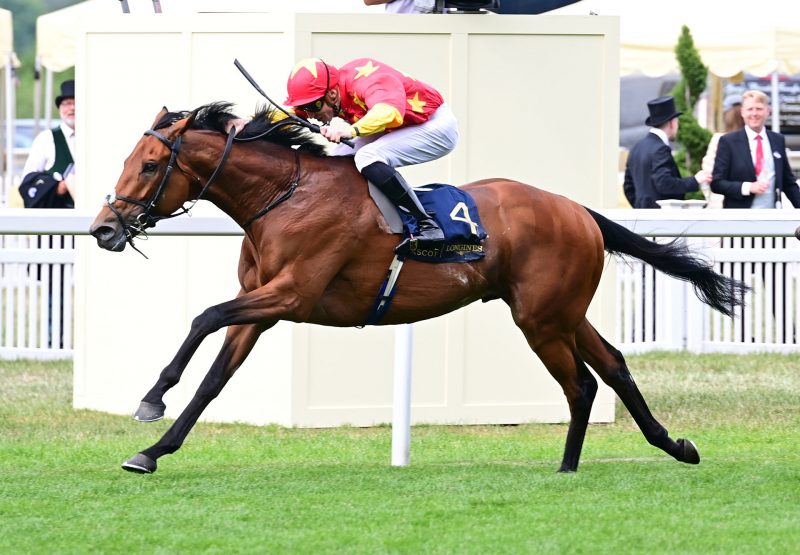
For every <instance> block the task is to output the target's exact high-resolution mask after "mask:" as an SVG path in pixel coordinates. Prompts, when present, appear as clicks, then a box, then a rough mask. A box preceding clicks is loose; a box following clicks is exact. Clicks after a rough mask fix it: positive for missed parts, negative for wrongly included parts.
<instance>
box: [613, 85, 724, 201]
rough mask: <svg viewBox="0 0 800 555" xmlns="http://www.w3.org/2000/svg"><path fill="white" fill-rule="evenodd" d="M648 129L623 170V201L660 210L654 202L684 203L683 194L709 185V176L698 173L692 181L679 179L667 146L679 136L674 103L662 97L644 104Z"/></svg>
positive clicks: (672, 99) (672, 100)
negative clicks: (677, 201)
mask: <svg viewBox="0 0 800 555" xmlns="http://www.w3.org/2000/svg"><path fill="white" fill-rule="evenodd" d="M647 109H648V110H649V111H650V117H648V118H647V119H646V120H645V124H646V125H649V126H650V132H649V133H648V134H647V136H646V137H645V138H644V139H642V140H641V141H639V142H638V143H636V144H635V145H634V146H633V148H632V149H631V153H630V154H629V155H628V163H627V165H626V167H625V183H624V184H623V190H624V191H625V197H626V198H627V199H628V202H629V203H631V206H633V207H634V208H661V207H660V206H659V205H658V204H657V203H656V201H657V200H666V199H679V200H683V198H684V196H685V195H686V193H691V192H694V191H697V190H699V188H700V184H701V183H709V182H710V181H711V175H710V174H709V173H708V172H705V171H703V170H700V171H699V172H697V173H696V174H695V175H694V177H681V174H680V172H679V171H678V166H677V165H676V164H675V160H674V159H673V158H672V149H670V147H669V142H670V141H672V140H675V137H676V136H677V134H678V116H680V115H681V113H682V112H678V111H677V110H675V99H674V98H672V97H671V96H662V97H659V98H656V99H655V100H651V101H650V102H648V103H647Z"/></svg>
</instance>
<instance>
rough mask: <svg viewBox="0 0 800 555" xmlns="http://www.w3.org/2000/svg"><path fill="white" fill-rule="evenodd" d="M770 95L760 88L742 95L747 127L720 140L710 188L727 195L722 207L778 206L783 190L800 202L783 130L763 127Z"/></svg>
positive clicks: (798, 189) (792, 199) (788, 196)
mask: <svg viewBox="0 0 800 555" xmlns="http://www.w3.org/2000/svg"><path fill="white" fill-rule="evenodd" d="M769 113H770V110H769V98H768V97H767V95H766V94H764V93H763V92H761V91H756V90H749V91H746V92H745V93H744V94H743V95H742V108H741V114H742V118H743V119H744V123H745V125H744V127H743V128H742V129H740V130H739V131H735V132H733V133H729V134H727V135H724V136H723V137H722V138H720V140H719V146H718V147H717V156H716V159H715V162H714V179H713V181H712V182H711V190H712V191H713V192H715V193H719V194H721V195H724V196H725V199H724V200H723V202H722V207H723V208H779V207H780V206H781V192H783V193H784V194H785V195H786V196H787V198H788V199H789V201H790V202H791V203H792V205H793V206H794V207H795V208H797V207H798V206H800V188H798V186H797V181H796V179H795V177H794V175H793V174H792V168H791V167H790V166H789V160H788V157H787V156H786V141H785V139H784V137H783V135H781V134H780V133H773V132H772V131H769V130H767V129H765V128H764V122H765V121H766V119H767V117H769Z"/></svg>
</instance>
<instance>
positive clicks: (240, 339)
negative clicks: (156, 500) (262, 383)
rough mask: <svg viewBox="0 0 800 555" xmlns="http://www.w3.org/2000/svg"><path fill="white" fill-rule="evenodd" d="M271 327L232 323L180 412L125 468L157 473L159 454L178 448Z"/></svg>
mask: <svg viewBox="0 0 800 555" xmlns="http://www.w3.org/2000/svg"><path fill="white" fill-rule="evenodd" d="M269 327H270V326H269V325H266V324H247V325H239V326H230V327H229V328H228V333H227V335H226V336H225V342H224V343H223V345H222V349H221V350H220V352H219V354H218V355H217V358H216V359H215V360H214V363H213V364H212V365H211V369H210V370H209V371H208V374H206V377H205V378H204V379H203V381H202V383H201V384H200V387H199V388H198V389H197V392H196V393H195V395H194V397H193V398H192V400H191V401H190V402H189V404H188V405H187V406H186V408H185V409H184V410H183V412H182V413H181V415H180V416H179V417H178V418H177V420H175V422H174V423H173V424H172V426H171V427H170V428H169V430H167V432H166V433H165V434H164V435H163V436H162V438H161V439H160V440H158V442H157V443H155V444H154V445H152V446H151V447H148V448H147V449H145V450H144V451H142V452H141V453H138V454H137V455H134V456H133V457H131V458H130V459H129V460H128V461H126V462H125V463H123V465H122V468H124V469H125V470H130V471H132V472H141V473H150V472H155V470H156V460H157V459H158V458H159V457H161V456H163V455H167V454H169V453H174V452H175V451H177V450H178V449H179V448H180V446H181V445H182V444H183V441H184V440H185V439H186V436H187V435H188V434H189V431H190V430H191V429H192V427H193V426H194V425H195V423H196V422H197V419H198V418H200V415H201V414H202V412H203V410H204V409H205V408H206V407H207V406H208V404H209V403H210V402H211V401H212V400H214V398H216V397H217V395H219V393H220V391H222V388H223V387H225V384H227V383H228V380H230V378H231V376H233V374H234V372H236V369H237V368H239V366H240V365H241V364H242V362H244V360H245V358H247V355H248V354H250V351H251V350H252V348H253V346H254V345H255V344H256V341H257V340H258V337H259V336H260V335H261V333H263V332H264V330H266V329H267V328H269Z"/></svg>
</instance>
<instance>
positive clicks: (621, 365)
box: [576, 320, 700, 464]
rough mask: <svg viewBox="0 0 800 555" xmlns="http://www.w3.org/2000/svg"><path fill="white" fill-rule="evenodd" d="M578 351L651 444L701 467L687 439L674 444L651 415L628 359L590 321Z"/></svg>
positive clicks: (582, 329) (580, 329)
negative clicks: (632, 374) (613, 393)
mask: <svg viewBox="0 0 800 555" xmlns="http://www.w3.org/2000/svg"><path fill="white" fill-rule="evenodd" d="M576 342H577V345H578V350H579V351H580V353H581V355H582V356H583V358H584V359H585V360H586V362H588V363H589V365H590V366H591V367H592V368H594V370H595V372H597V374H598V375H599V376H600V378H602V380H603V381H604V382H605V383H607V384H608V385H609V386H611V388H612V389H613V390H614V391H615V392H616V394H617V396H618V397H619V398H620V400H621V401H622V403H623V404H624V405H625V407H626V408H627V409H628V412H630V413H631V416H632V417H633V419H634V420H635V421H636V424H637V425H638V426H639V429H641V431H642V433H643V434H644V437H645V438H646V439H647V441H648V443H650V444H651V445H653V446H655V447H658V448H659V449H662V450H663V451H665V452H666V453H667V454H669V455H672V456H673V457H675V458H676V459H677V460H679V461H681V462H685V463H689V464H698V463H699V462H700V454H699V453H698V452H697V448H696V447H695V445H694V443H692V442H691V441H690V440H688V439H678V440H677V441H673V440H672V439H671V438H670V437H669V434H668V433H667V430H666V428H664V426H662V425H661V424H660V423H659V422H658V420H656V419H655V417H654V416H653V415H652V413H651V412H650V409H649V408H648V407H647V403H646V402H645V400H644V397H642V394H641V392H640V391H639V388H638V387H636V382H634V381H633V376H631V373H630V371H629V370H628V366H627V365H626V364H625V358H624V357H623V356H622V353H620V352H619V351H618V350H617V349H615V348H614V347H613V346H611V345H610V344H609V343H608V342H607V341H606V340H605V339H603V337H602V336H601V335H600V334H599V333H597V330H595V329H594V327H592V325H591V324H590V323H589V322H588V320H584V321H583V322H582V323H581V325H580V326H579V327H578V330H577V333H576Z"/></svg>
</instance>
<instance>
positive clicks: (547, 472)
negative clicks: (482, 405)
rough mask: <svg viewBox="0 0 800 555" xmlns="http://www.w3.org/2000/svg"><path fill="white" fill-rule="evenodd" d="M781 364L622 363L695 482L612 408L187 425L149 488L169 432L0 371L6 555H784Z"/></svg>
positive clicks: (65, 380) (787, 492)
mask: <svg viewBox="0 0 800 555" xmlns="http://www.w3.org/2000/svg"><path fill="white" fill-rule="evenodd" d="M796 358H797V357H794V356H781V355H757V356H756V355H753V356H722V355H707V356H692V355H686V354H664V353H659V354H656V355H646V356H636V357H629V361H628V362H629V366H630V367H631V369H632V371H633V373H634V376H635V377H636V378H637V381H638V383H639V385H640V387H641V389H642V391H643V393H644V395H645V397H646V398H647V400H648V401H649V403H650V406H651V408H652V409H653V411H654V413H655V414H656V416H657V417H658V418H659V419H660V420H661V421H662V422H663V423H664V424H665V425H666V426H667V427H668V429H669V430H670V432H671V435H672V436H673V437H689V438H691V439H693V440H694V441H695V442H696V443H697V445H698V448H699V450H700V454H701V456H702V457H703V461H702V463H701V464H700V465H699V466H688V465H683V464H681V463H678V462H676V461H674V460H673V459H671V458H670V457H668V456H666V455H664V454H663V453H662V452H660V451H658V450H656V449H655V448H653V447H651V446H650V445H648V444H647V443H646V442H645V440H644V438H643V437H642V436H641V434H640V433H639V431H638V429H637V428H636V427H635V425H634V424H633V423H632V421H631V419H630V417H629V416H628V415H627V413H624V409H621V410H619V411H618V419H617V422H616V423H614V424H610V425H593V426H591V427H590V428H589V432H588V435H587V439H586V443H585V446H584V452H583V457H582V463H581V466H580V470H579V472H578V473H577V474H572V475H561V474H558V473H556V472H555V470H556V469H557V467H558V464H559V462H560V457H561V453H562V449H563V443H564V438H565V434H566V426H564V425H523V426H474V427H455V426H454V427H436V426H420V427H415V428H414V429H413V431H412V456H411V461H412V462H411V466H409V467H407V468H392V467H390V466H389V457H390V446H391V432H390V429H389V428H388V427H378V428H371V429H356V428H339V429H333V430H300V429H284V428H278V427H265V428H257V427H252V426H244V425H212V424H199V425H198V426H197V427H196V429H195V430H194V431H193V432H192V434H191V435H190V436H189V438H188V440H187V442H186V444H185V446H184V447H183V448H182V449H181V450H180V451H179V452H178V453H176V454H174V455H171V456H168V457H164V458H162V459H161V460H159V470H158V472H157V473H155V474H153V475H150V476H141V475H135V474H129V473H126V472H124V471H122V470H121V469H120V468H119V463H121V462H122V461H123V460H124V459H126V458H127V457H129V456H130V455H132V454H134V453H136V452H137V451H139V450H140V449H142V448H144V447H146V446H148V445H150V444H152V443H153V442H154V441H155V440H156V439H157V438H158V437H159V436H160V434H161V433H163V431H164V430H166V427H167V426H168V425H169V422H158V423H154V424H150V425H144V424H138V423H135V422H133V421H131V420H130V419H128V418H123V417H119V416H111V415H106V414H101V413H96V412H91V411H73V410H72V409H71V407H70V399H71V393H70V386H71V373H70V366H69V364H67V363H63V362H62V363H39V362H5V361H0V383H2V384H3V388H2V391H0V553H3V554H16V553H25V554H28V553H47V554H52V553H58V554H62V553H126V554H137V553H148V554H150V553H170V554H174V553H226V554H227V553H309V554H319V553H346V554H353V553H369V554H372V553H411V554H418V553H426V554H427V553H459V554H460V553H475V554H495V553H497V554H502V553H514V554H516V553H570V554H573V553H576V554H578V553H591V554H595V553H614V554H616V553H648V554H649V553H702V554H707V553H737V554H738V553H759V554H761V553H787V554H788V553H797V552H800V455H799V454H798V449H797V439H798V429H799V426H798V425H799V424H800V397H799V396H798V391H800V372H798V368H797V364H796V363H795V360H796Z"/></svg>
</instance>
